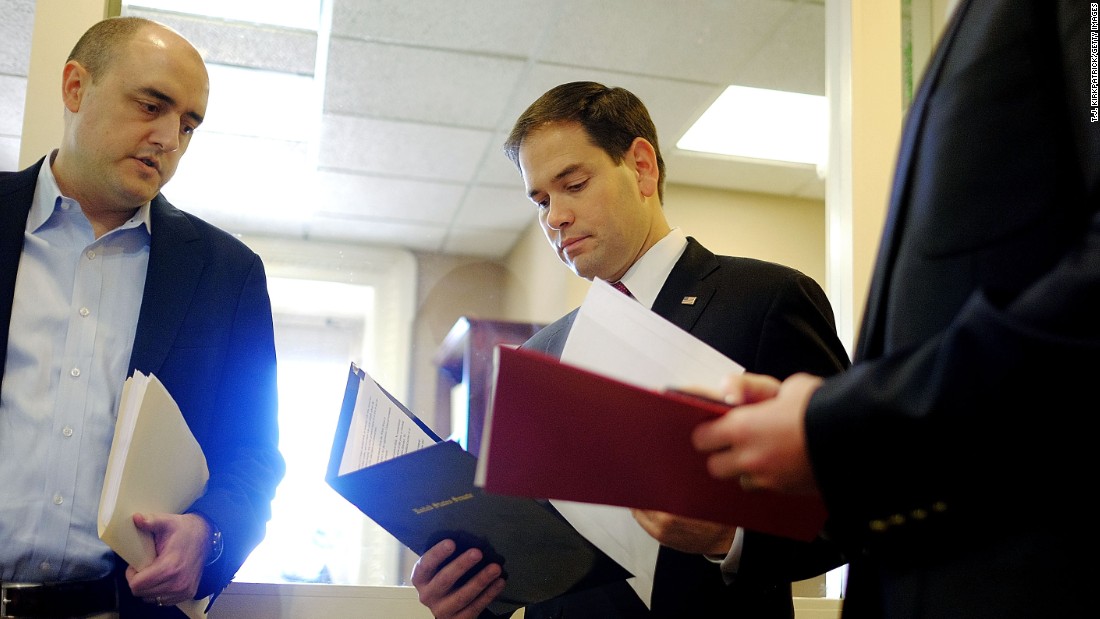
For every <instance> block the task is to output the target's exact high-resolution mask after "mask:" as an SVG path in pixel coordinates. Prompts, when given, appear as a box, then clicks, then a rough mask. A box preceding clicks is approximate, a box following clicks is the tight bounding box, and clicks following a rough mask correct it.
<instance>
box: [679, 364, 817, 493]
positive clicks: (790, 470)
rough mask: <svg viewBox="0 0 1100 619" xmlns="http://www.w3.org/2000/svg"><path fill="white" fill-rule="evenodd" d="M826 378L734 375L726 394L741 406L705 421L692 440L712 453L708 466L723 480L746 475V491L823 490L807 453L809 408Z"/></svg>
mask: <svg viewBox="0 0 1100 619" xmlns="http://www.w3.org/2000/svg"><path fill="white" fill-rule="evenodd" d="M820 385H821V378H819V377H817V376H811V375H809V374H804V373H800V374H795V375H793V376H791V377H790V378H788V379H787V380H785V381H783V382H782V383H780V382H779V381H778V380H776V379H774V378H772V377H770V376H762V375H760V374H748V373H746V374H741V375H738V376H732V377H730V378H729V380H728V381H727V384H726V388H725V393H726V395H727V396H730V399H731V400H732V403H733V404H735V405H736V408H734V409H733V410H731V411H730V412H728V413H726V414H725V415H723V416H722V417H720V418H718V419H717V420H715V421H707V422H704V423H701V424H699V426H698V427H696V428H695V431H694V432H693V433H692V442H693V444H694V445H695V448H696V449H698V450H699V451H702V452H705V453H709V454H710V455H709V456H708V458H707V468H708V469H709V470H710V473H711V475H713V476H715V477H717V478H719V479H740V481H741V486H742V487H744V488H745V489H746V490H754V489H767V490H776V491H779V492H786V493H790V494H817V493H818V488H817V482H816V481H815V480H814V476H813V471H812V469H811V468H810V458H809V455H808V454H807V452H806V429H805V419H806V406H807V404H808V403H809V401H810V397H811V396H812V395H813V394H814V392H815V391H816V390H817V388H818V386H820Z"/></svg>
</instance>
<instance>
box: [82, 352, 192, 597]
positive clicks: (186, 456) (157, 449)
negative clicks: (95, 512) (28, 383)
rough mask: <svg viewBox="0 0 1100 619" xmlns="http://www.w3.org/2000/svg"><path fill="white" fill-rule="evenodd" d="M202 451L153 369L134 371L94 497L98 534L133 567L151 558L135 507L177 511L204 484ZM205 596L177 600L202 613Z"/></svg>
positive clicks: (152, 552) (153, 554) (150, 546)
mask: <svg viewBox="0 0 1100 619" xmlns="http://www.w3.org/2000/svg"><path fill="white" fill-rule="evenodd" d="M209 477H210V474H209V471H208V470H207V468H206V457H205V456H204V455H203V453H202V448H201V447H200V446H199V443H198V441H196V440H195V437H194V435H193V434H191V429H190V428H189V427H188V426H187V422H186V421H185V420H184V418H183V413H181V412H180V409H179V407H178V406H177V405H176V401H175V400H174V399H172V396H171V394H169V393H168V390H167V389H165V388H164V385H163V384H161V382H160V381H159V380H157V377H156V376H153V375H152V374H148V375H147V374H143V373H141V372H138V371H135V372H134V374H133V376H131V377H130V378H127V379H126V382H125V383H124V384H123V387H122V397H121V398H120V401H119V407H118V416H117V419H116V420H115V434H114V438H113V439H112V442H111V454H110V456H109V457H108V459H107V472H106V474H105V475H104V480H103V492H102V494H101V495H100V501H99V518H98V529H99V537H100V539H102V540H103V541H104V543H106V544H107V545H108V546H110V547H111V549H112V550H114V551H115V552H117V553H118V555H119V556H120V557H122V559H123V560H124V561H126V563H127V564H129V565H130V566H132V567H133V568H134V569H137V570H142V569H145V568H146V567H147V566H148V565H149V564H150V563H152V562H153V560H154V559H156V556H157V551H156V547H155V545H154V540H153V536H152V535H151V534H149V533H146V532H145V531H141V530H139V529H138V528H137V526H136V525H134V520H133V517H134V514H135V513H139V512H140V513H153V512H160V513H166V514H182V513H183V511H184V510H185V509H187V508H188V507H189V506H190V505H191V504H192V503H194V502H195V500H196V499H198V498H199V497H200V496H202V493H203V492H204V491H205V489H206V482H207V480H208V479H209ZM209 601H210V599H209V598H204V599H201V600H188V601H186V602H181V603H179V604H177V605H176V606H177V607H179V609H180V610H181V611H183V613H184V614H185V615H187V616H188V617H190V618H191V619H203V618H205V617H206V612H205V609H206V606H207V604H208V603H209Z"/></svg>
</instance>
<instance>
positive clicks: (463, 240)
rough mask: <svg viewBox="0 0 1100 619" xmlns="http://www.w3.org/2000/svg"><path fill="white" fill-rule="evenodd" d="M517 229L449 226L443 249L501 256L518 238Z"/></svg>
mask: <svg viewBox="0 0 1100 619" xmlns="http://www.w3.org/2000/svg"><path fill="white" fill-rule="evenodd" d="M519 234H520V231H519V230H486V229H484V228H477V229H469V228H459V227H454V228H451V231H450V232H449V233H448V234H447V240H446V242H445V243H444V245H443V251H444V252H446V253H451V254H465V255H470V256H484V257H486V258H503V257H504V256H505V255H507V254H508V251H509V250H510V249H512V246H513V245H515V244H516V241H517V240H519Z"/></svg>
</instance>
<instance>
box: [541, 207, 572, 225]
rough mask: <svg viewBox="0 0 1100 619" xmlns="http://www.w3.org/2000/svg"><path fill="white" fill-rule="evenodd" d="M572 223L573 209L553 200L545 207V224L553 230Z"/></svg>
mask: <svg viewBox="0 0 1100 619" xmlns="http://www.w3.org/2000/svg"><path fill="white" fill-rule="evenodd" d="M572 223H573V211H572V209H569V208H567V207H565V206H561V205H559V204H558V203H557V202H555V201H554V200H551V201H550V205H549V206H547V207H546V225H547V226H549V227H550V228H551V229H553V230H561V229H563V228H567V227H569V225H570V224H572Z"/></svg>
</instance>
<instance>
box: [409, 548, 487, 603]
mask: <svg viewBox="0 0 1100 619" xmlns="http://www.w3.org/2000/svg"><path fill="white" fill-rule="evenodd" d="M454 552H455V543H454V542H453V541H451V540H449V539H445V540H443V541H441V542H439V543H438V544H436V545H435V546H432V547H431V548H429V549H428V551H427V552H425V553H424V554H423V555H422V556H421V557H420V559H419V560H418V561H417V562H416V565H414V566H413V571H412V584H413V586H414V587H416V592H417V594H418V596H419V598H420V603H421V604H423V605H424V606H427V607H428V609H429V610H431V611H432V616H434V617H435V618H436V619H474V618H475V617H477V616H478V615H479V614H481V611H483V610H485V608H486V607H488V606H489V603H490V602H492V601H493V600H494V599H496V597H497V596H498V595H500V592H501V591H503V590H504V579H503V578H501V577H500V574H501V569H500V565H498V564H496V563H490V564H489V565H487V566H485V567H484V568H482V569H481V571H479V572H478V573H477V574H475V575H474V576H473V578H471V579H470V580H469V581H467V582H466V583H464V584H463V585H462V586H461V587H458V588H457V589H456V588H455V583H456V582H458V580H459V579H460V578H462V576H463V574H465V573H466V572H468V571H470V569H471V568H472V567H474V566H475V565H477V564H478V562H479V561H481V558H482V554H481V551H480V550H478V549H477V548H471V549H469V550H467V551H465V552H463V553H462V554H460V555H458V556H457V557H455V559H454V560H453V561H451V562H450V563H447V564H446V565H443V564H444V563H445V562H446V561H447V558H448V557H450V556H451V555H452V554H454Z"/></svg>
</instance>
